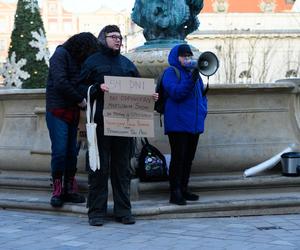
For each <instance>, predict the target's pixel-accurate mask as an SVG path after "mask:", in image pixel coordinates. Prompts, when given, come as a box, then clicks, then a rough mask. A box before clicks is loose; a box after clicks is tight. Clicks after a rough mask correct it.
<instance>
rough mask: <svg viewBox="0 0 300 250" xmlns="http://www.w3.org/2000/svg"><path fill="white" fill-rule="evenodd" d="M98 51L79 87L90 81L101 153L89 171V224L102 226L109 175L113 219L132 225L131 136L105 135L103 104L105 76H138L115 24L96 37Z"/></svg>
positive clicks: (83, 72)
mask: <svg viewBox="0 0 300 250" xmlns="http://www.w3.org/2000/svg"><path fill="white" fill-rule="evenodd" d="M98 39H99V41H100V46H101V50H100V51H99V52H97V53H95V54H93V55H91V56H90V57H89V58H88V59H87V60H86V61H85V62H84V64H83V66H82V70H81V75H80V79H81V80H80V86H79V89H80V90H81V91H82V93H84V94H85V95H86V94H87V89H88V87H89V86H90V85H92V84H93V86H92V88H91V90H90V95H91V99H92V100H94V99H96V100H97V107H96V114H95V122H96V123H97V140H98V147H99V155H100V165H101V168H100V170H96V171H95V172H94V171H92V170H89V192H88V201H87V206H88V217H89V224H90V225H91V226H102V225H103V223H104V219H105V216H106V211H107V199H108V178H109V176H110V179H111V184H112V190H113V199H114V215H115V219H116V221H118V222H120V223H123V224H134V223H135V218H134V217H133V215H132V214H131V204H130V179H131V176H130V165H129V164H130V148H131V145H132V141H133V139H132V138H130V137H120V136H104V124H103V103H104V92H105V91H108V86H107V85H106V84H104V76H128V77H139V73H138V71H137V69H136V67H135V65H134V64H133V63H132V62H131V61H130V60H129V59H127V58H126V57H125V56H123V55H121V54H120V47H121V45H122V36H121V32H120V29H119V27H118V26H116V25H108V26H105V27H104V28H103V29H102V30H101V31H100V34H99V36H98Z"/></svg>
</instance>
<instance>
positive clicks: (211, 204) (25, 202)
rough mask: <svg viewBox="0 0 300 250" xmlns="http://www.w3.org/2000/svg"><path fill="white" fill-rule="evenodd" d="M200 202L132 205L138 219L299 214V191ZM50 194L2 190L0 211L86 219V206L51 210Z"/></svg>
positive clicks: (153, 200) (157, 197)
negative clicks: (19, 210) (49, 214)
mask: <svg viewBox="0 0 300 250" xmlns="http://www.w3.org/2000/svg"><path fill="white" fill-rule="evenodd" d="M199 195H200V199H199V201H196V202H188V204H187V205H186V206H177V205H172V204H170V203H169V202H168V194H164V193H159V194H153V193H152V194H141V195H140V196H139V200H136V201H132V212H133V214H134V215H135V216H137V217H139V218H175V217H176V218H184V217H217V216H242V215H263V214H288V213H300V187H285V188H282V187H281V188H260V189H259V188H257V189H254V188H253V189H249V190H231V189H228V190H223V191H220V190H219V191H216V190H211V191H202V192H200V193H199ZM49 199H50V193H48V192H46V191H43V190H32V191H31V192H28V190H13V189H5V188H0V207H1V208H3V209H22V210H36V211H45V212H52V213H58V214H65V213H67V214H77V215H79V216H86V213H87V208H86V206H85V204H71V203H66V204H65V205H64V206H63V207H62V208H58V209H57V208H56V209H55V208H52V207H51V206H50V204H49ZM112 211H113V203H112V201H109V203H108V215H109V216H112V215H113V212H112Z"/></svg>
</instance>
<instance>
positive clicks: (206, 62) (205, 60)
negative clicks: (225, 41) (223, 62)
mask: <svg viewBox="0 0 300 250" xmlns="http://www.w3.org/2000/svg"><path fill="white" fill-rule="evenodd" d="M197 66H198V69H199V72H200V73H201V74H202V75H204V76H212V75H214V74H215V73H216V72H217V70H218V68H219V60H218V58H217V56H216V55H215V54H214V53H212V52H210V51H205V52H203V53H201V55H200V56H199V59H198V65H197Z"/></svg>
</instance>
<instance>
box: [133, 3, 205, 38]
mask: <svg viewBox="0 0 300 250" xmlns="http://www.w3.org/2000/svg"><path fill="white" fill-rule="evenodd" d="M202 8H203V0H151V1H148V0H136V1H135V4H134V8H133V11H132V14H131V17H132V20H133V22H135V23H136V24H137V25H139V26H140V27H142V28H144V37H145V38H146V40H147V42H151V41H157V40H182V41H183V40H184V39H185V37H186V36H187V35H188V34H189V33H191V32H193V31H195V30H196V29H197V28H198V26H199V20H198V18H197V15H198V14H199V13H200V11H201V9H202Z"/></svg>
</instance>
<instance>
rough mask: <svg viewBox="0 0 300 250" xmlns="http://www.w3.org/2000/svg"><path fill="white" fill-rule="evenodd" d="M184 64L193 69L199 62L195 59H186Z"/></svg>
mask: <svg viewBox="0 0 300 250" xmlns="http://www.w3.org/2000/svg"><path fill="white" fill-rule="evenodd" d="M183 65H184V67H185V68H187V69H188V70H192V69H194V68H196V67H197V65H198V62H197V60H195V59H190V58H189V59H184V62H183Z"/></svg>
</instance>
